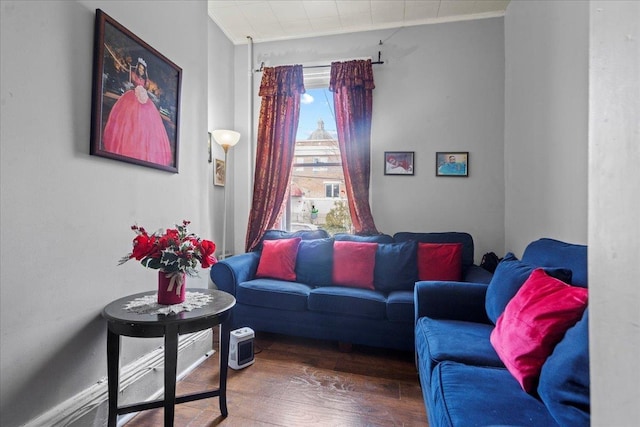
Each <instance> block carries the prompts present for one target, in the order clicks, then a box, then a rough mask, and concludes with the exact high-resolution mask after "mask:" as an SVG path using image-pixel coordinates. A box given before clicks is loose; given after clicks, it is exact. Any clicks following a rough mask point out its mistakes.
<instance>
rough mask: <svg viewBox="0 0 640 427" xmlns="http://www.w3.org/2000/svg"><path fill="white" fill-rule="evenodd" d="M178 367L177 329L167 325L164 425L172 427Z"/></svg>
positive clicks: (165, 338) (165, 336) (165, 337)
mask: <svg viewBox="0 0 640 427" xmlns="http://www.w3.org/2000/svg"><path fill="white" fill-rule="evenodd" d="M177 367H178V328H177V327H176V326H175V325H167V327H166V330H165V334H164V425H165V427H173V417H174V412H175V404H176V373H177Z"/></svg>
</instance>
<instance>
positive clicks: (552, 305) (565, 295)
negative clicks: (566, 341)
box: [491, 268, 588, 393]
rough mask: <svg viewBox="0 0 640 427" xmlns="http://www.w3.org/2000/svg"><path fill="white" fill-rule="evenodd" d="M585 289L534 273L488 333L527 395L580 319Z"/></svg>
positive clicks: (540, 271)
mask: <svg viewBox="0 0 640 427" xmlns="http://www.w3.org/2000/svg"><path fill="white" fill-rule="evenodd" d="M587 301H588V290H587V289H586V288H579V287H577V286H571V285H568V284H566V283H564V282H562V281H560V280H558V279H556V278H554V277H551V276H549V275H547V273H545V271H544V270H543V269H541V268H537V269H535V270H533V272H532V273H531V275H530V276H529V278H528V279H527V280H526V281H525V282H524V284H523V285H522V287H521V288H520V290H519V291H518V292H517V293H516V295H515V296H514V297H513V298H512V299H511V301H509V303H508V304H507V307H506V308H505V310H504V313H502V315H500V317H498V321H497V322H496V327H495V329H494V330H493V331H492V332H491V344H492V345H493V347H494V348H495V350H496V352H497V353H498V356H500V359H501V360H502V361H503V362H504V364H505V366H506V367H507V369H508V370H509V372H511V374H512V375H513V376H514V377H515V379H516V380H518V382H519V383H520V386H522V389H523V390H524V391H526V392H527V393H530V392H532V391H534V390H535V389H536V387H537V385H538V378H539V377H540V371H541V369H542V365H543V364H544V362H545V361H546V360H547V357H549V356H550V355H551V353H552V352H553V349H554V348H555V346H556V344H558V343H559V342H560V341H561V340H562V338H563V337H564V334H565V332H566V331H567V330H568V329H569V328H570V327H571V326H573V325H575V324H576V322H577V321H578V320H580V318H581V317H582V313H583V312H584V310H585V308H586V306H587Z"/></svg>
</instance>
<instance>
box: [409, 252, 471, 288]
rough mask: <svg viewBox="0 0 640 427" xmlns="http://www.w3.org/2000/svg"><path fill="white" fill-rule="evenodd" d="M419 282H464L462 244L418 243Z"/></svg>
mask: <svg viewBox="0 0 640 427" xmlns="http://www.w3.org/2000/svg"><path fill="white" fill-rule="evenodd" d="M418 280H451V281H454V282H459V281H460V280H462V243H418Z"/></svg>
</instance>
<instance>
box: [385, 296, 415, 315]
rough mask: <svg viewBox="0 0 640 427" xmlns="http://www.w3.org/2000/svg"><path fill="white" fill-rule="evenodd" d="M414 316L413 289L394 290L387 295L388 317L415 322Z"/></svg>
mask: <svg viewBox="0 0 640 427" xmlns="http://www.w3.org/2000/svg"><path fill="white" fill-rule="evenodd" d="M414 316H415V310H414V304H413V291H392V292H390V293H389V295H387V319H389V320H390V321H392V322H409V323H413V321H414Z"/></svg>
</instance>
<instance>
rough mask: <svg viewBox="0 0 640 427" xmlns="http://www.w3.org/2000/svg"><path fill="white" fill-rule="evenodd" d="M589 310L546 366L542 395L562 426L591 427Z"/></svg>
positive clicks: (541, 386)
mask: <svg viewBox="0 0 640 427" xmlns="http://www.w3.org/2000/svg"><path fill="white" fill-rule="evenodd" d="M589 391H590V380H589V309H588V308H587V309H586V310H585V311H584V314H583V315H582V319H581V320H580V321H578V323H576V324H575V325H574V326H573V327H572V328H570V329H569V330H568V331H567V333H566V334H565V336H564V338H563V339H562V341H560V342H559V343H558V345H557V346H556V348H555V349H554V350H553V353H551V356H549V358H547V361H546V362H544V365H542V371H541V372H540V382H539V384H538V394H539V395H540V398H541V399H542V401H543V402H544V404H545V405H546V406H547V409H549V412H550V413H551V415H552V416H553V418H555V420H556V421H557V422H558V424H559V425H561V426H571V427H582V426H584V427H588V426H589V423H590V419H591V416H590V413H591V404H590V400H589Z"/></svg>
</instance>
